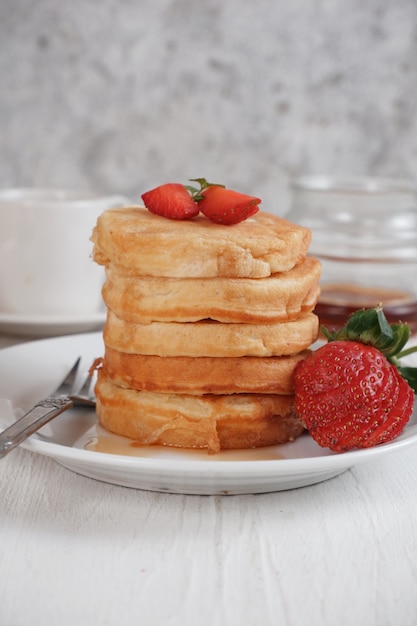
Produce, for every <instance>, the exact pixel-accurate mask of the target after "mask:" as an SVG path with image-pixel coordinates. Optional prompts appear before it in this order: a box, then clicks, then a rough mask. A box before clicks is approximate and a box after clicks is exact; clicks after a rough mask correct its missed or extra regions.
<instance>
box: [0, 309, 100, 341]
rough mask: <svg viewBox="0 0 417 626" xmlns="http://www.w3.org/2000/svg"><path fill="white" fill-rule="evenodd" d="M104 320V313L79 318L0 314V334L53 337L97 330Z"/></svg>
mask: <svg viewBox="0 0 417 626" xmlns="http://www.w3.org/2000/svg"><path fill="white" fill-rule="evenodd" d="M105 319H106V313H105V312H99V313H94V314H93V315H88V316H80V317H74V316H64V315H62V316H59V315H24V314H19V313H2V312H0V332H3V333H9V334H11V335H19V336H23V337H53V336H56V335H69V334H71V333H84V332H88V331H92V330H99V329H100V328H101V327H102V326H103V325H104V322H105Z"/></svg>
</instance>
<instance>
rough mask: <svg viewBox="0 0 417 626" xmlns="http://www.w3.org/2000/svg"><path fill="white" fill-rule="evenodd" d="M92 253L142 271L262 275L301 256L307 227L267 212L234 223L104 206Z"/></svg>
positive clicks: (98, 258)
mask: <svg viewBox="0 0 417 626" xmlns="http://www.w3.org/2000/svg"><path fill="white" fill-rule="evenodd" d="M92 241H93V243H94V249H93V258H94V260H95V261H96V262H97V263H98V264H100V265H105V266H113V267H115V268H117V269H118V270H119V271H122V272H123V273H125V274H129V273H131V274H139V275H142V276H166V277H173V278H181V277H189V278H192V277H196V278H198V277H201V278H204V277H230V278H264V277H267V276H270V275H271V274H274V273H276V272H286V271H288V270H290V269H292V268H293V267H294V266H295V265H296V264H297V263H299V262H300V261H302V260H303V259H304V258H305V256H306V254H307V250H308V247H309V245H310V241H311V231H310V230H309V229H307V228H304V227H302V226H298V225H296V224H292V223H291V222H289V221H287V220H285V219H283V218H281V217H278V216H275V215H271V214H269V213H264V212H262V211H259V212H258V213H257V214H256V215H255V216H253V217H251V218H249V219H247V220H245V221H243V222H240V223H239V224H235V225H233V226H224V225H221V224H215V223H214V222H211V221H210V220H208V219H207V218H205V217H204V216H201V215H199V216H197V217H196V218H194V219H192V220H182V221H180V220H169V219H166V218H164V217H160V216H158V215H154V214H153V213H150V212H149V211H147V210H146V209H145V208H143V207H139V206H131V207H123V208H118V209H109V210H107V211H105V212H104V213H102V215H100V217H99V218H98V220H97V225H96V227H95V228H94V231H93V234H92Z"/></svg>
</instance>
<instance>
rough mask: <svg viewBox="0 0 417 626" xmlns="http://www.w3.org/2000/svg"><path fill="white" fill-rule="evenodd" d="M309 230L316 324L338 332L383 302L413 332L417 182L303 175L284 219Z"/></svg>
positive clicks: (392, 316) (416, 304)
mask: <svg viewBox="0 0 417 626" xmlns="http://www.w3.org/2000/svg"><path fill="white" fill-rule="evenodd" d="M286 217H287V218H288V219H289V220H291V221H292V222H295V223H298V224H301V225H303V226H307V227H308V228H310V229H311V231H312V243H311V247H310V251H309V253H310V254H311V255H312V256H315V257H317V258H319V259H320V260H321V262H322V278H321V296H320V300H319V303H318V305H317V307H316V313H317V314H318V315H319V317H320V322H321V323H322V324H326V325H328V326H332V327H338V326H340V325H342V324H344V322H345V321H346V317H347V316H348V315H349V314H350V313H351V312H353V311H355V310H356V309H359V308H362V307H365V308H368V307H373V306H376V305H377V304H379V303H381V304H382V305H383V307H384V312H385V314H386V316H387V318H388V319H389V321H391V322H398V321H403V322H408V323H409V325H410V327H411V328H412V330H417V184H414V183H413V182H410V181H402V180H394V179H386V178H337V177H325V176H305V177H301V178H298V179H296V180H295V181H294V182H293V184H292V205H291V209H290V212H289V214H288V215H287V216H286Z"/></svg>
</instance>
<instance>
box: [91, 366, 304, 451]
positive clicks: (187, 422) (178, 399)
mask: <svg viewBox="0 0 417 626" xmlns="http://www.w3.org/2000/svg"><path fill="white" fill-rule="evenodd" d="M96 396H97V413H98V415H99V419H100V424H101V425H102V426H103V427H104V428H106V429H107V430H109V431H111V432H114V433H116V434H118V435H122V436H125V437H129V438H131V439H133V440H134V441H136V442H138V443H140V444H142V445H168V446H177V447H182V448H207V449H208V451H209V452H211V453H215V452H218V451H219V450H220V449H234V448H251V447H261V446H267V445H274V444H280V443H285V442H287V441H291V440H293V439H295V438H296V437H298V436H299V435H300V434H301V433H302V432H303V430H304V428H303V425H302V424H301V422H300V420H299V418H298V417H297V415H296V413H295V411H294V397H293V396H280V395H262V394H233V395H215V396H212V395H205V396H187V395H178V394H173V393H169V394H167V393H156V392H149V391H136V390H133V389H125V388H121V387H118V386H116V385H114V384H113V383H112V382H110V381H109V380H107V379H106V376H105V374H104V372H103V371H101V370H100V371H99V377H98V382H97V384H96Z"/></svg>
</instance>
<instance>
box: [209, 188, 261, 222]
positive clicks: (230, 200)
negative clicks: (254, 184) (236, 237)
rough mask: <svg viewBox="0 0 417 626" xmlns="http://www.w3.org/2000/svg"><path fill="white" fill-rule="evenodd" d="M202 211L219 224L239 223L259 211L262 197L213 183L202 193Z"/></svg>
mask: <svg viewBox="0 0 417 626" xmlns="http://www.w3.org/2000/svg"><path fill="white" fill-rule="evenodd" d="M201 196H202V198H201V200H199V202H198V205H199V208H200V211H201V212H202V213H203V214H204V215H205V216H206V217H207V218H208V219H210V220H211V221H212V222H216V223H217V224H225V225H226V226H229V225H231V224H238V223H239V222H243V220H246V219H247V218H248V217H251V216H252V215H255V213H257V212H258V211H259V207H258V204H260V202H261V199H260V198H256V197H255V196H248V195H246V194H244V193H240V192H239V191H234V190H233V189H226V188H225V187H221V186H217V185H212V186H210V187H207V189H204V191H202V193H201Z"/></svg>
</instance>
